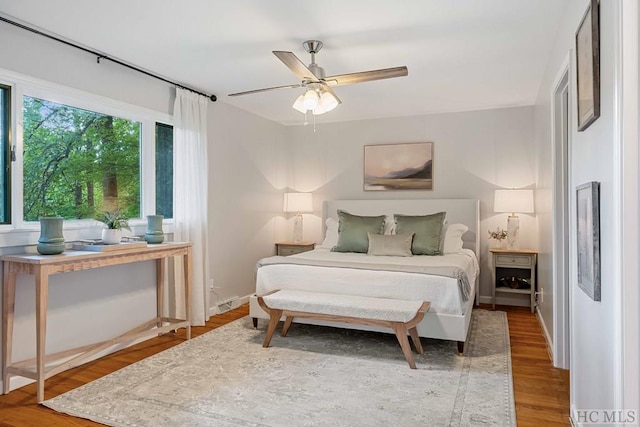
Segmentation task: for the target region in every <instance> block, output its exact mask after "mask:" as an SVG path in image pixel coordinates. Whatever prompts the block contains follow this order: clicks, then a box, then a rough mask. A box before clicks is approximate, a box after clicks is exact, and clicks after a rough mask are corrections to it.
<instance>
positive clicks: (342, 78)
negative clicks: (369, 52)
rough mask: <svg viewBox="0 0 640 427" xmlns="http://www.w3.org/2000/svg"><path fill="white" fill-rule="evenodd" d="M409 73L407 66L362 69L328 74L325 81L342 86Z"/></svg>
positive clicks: (402, 75)
mask: <svg viewBox="0 0 640 427" xmlns="http://www.w3.org/2000/svg"><path fill="white" fill-rule="evenodd" d="M408 74H409V70H408V69H407V67H404V66H403V67H394V68H384V69H382V70H372V71H362V72H360V73H350V74H340V75H337V76H328V77H326V78H325V81H326V82H327V83H328V84H330V85H331V86H344V85H351V84H354V83H362V82H370V81H372V80H381V79H390V78H393V77H404V76H406V75H408Z"/></svg>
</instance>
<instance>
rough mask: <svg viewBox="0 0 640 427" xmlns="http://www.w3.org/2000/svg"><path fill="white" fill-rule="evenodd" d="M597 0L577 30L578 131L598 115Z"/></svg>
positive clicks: (598, 41) (588, 124)
mask: <svg viewBox="0 0 640 427" xmlns="http://www.w3.org/2000/svg"><path fill="white" fill-rule="evenodd" d="M599 21H600V20H599V14H598V0H591V3H590V4H589V7H588V8H587V12H586V13H585V15H584V17H583V18H582V22H581V23H580V26H579V27H578V31H577V32H576V63H577V78H578V90H577V91H576V92H577V94H578V132H582V131H583V130H585V129H586V128H588V127H589V126H590V125H591V123H593V122H594V121H596V119H597V118H598V117H600V36H599V33H600V28H599V27H600V24H599Z"/></svg>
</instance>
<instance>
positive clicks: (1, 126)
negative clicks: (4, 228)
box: [0, 85, 11, 224]
mask: <svg viewBox="0 0 640 427" xmlns="http://www.w3.org/2000/svg"><path fill="white" fill-rule="evenodd" d="M10 100H11V89H10V88H9V87H7V86H3V85H0V192H2V194H0V224H8V223H9V222H11V209H10V207H11V184H10V181H9V176H10V166H11V136H10V135H11V133H10V126H9V123H10V122H11V110H10V106H11V102H10Z"/></svg>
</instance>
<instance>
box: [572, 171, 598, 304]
mask: <svg viewBox="0 0 640 427" xmlns="http://www.w3.org/2000/svg"><path fill="white" fill-rule="evenodd" d="M576 199H577V200H576V207H577V211H578V212H577V213H578V242H577V243H578V286H579V287H580V289H582V290H583V291H584V292H585V293H586V294H587V295H589V297H590V298H591V299H592V300H594V301H600V183H598V182H588V183H586V184H582V185H580V186H578V188H577V190H576Z"/></svg>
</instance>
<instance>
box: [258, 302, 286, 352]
mask: <svg viewBox="0 0 640 427" xmlns="http://www.w3.org/2000/svg"><path fill="white" fill-rule="evenodd" d="M269 316H270V318H269V326H268V327H267V335H266V336H265V337H264V342H263V343H262V346H263V347H269V343H270V342H271V337H272V336H273V333H274V332H275V330H276V326H278V322H279V321H280V317H281V316H282V310H273V309H272V310H271V312H270V313H269Z"/></svg>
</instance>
